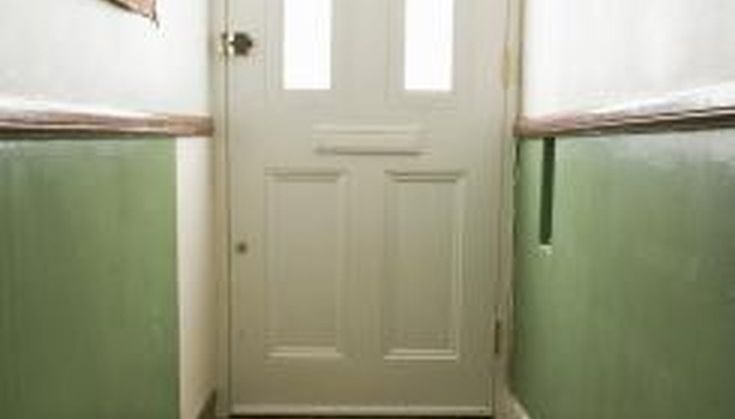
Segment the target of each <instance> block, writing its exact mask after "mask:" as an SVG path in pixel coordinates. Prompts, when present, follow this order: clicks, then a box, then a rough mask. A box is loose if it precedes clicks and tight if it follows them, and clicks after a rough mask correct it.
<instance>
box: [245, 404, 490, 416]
mask: <svg viewBox="0 0 735 419" xmlns="http://www.w3.org/2000/svg"><path fill="white" fill-rule="evenodd" d="M232 414H233V415H235V416H256V417H257V416H327V417H336V416H341V417H371V416H373V417H374V416H387V417H407V416H412V417H478V418H479V417H490V416H492V410H491V409H490V408H489V407H484V406H477V407H474V406H468V407H465V406H456V407H455V406H452V407H444V406H312V405H288V406H281V405H236V406H235V407H234V408H233V411H232Z"/></svg>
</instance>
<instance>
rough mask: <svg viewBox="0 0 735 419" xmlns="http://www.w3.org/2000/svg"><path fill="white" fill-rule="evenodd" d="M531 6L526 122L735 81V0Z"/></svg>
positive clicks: (578, 1)
mask: <svg viewBox="0 0 735 419" xmlns="http://www.w3.org/2000/svg"><path fill="white" fill-rule="evenodd" d="M525 1H526V6H525V9H526V12H525V13H526V16H525V24H524V27H525V39H524V54H523V57H524V72H523V77H524V83H523V84H524V86H523V89H524V93H523V103H524V105H523V108H524V109H523V113H524V114H525V115H527V116H534V115H542V114H547V113H557V112H563V111H569V110H576V109H585V108H588V107H597V106H607V105H614V104H617V103H620V102H622V101H628V100H634V99H640V98H647V97H650V96H652V95H659V94H665V93H668V92H671V91H679V90H689V89H695V88H700V87H704V86H708V85H713V84H719V83H724V82H729V81H733V80H735V47H734V46H735V24H733V17H735V1H732V0H525Z"/></svg>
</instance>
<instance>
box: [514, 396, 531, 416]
mask: <svg viewBox="0 0 735 419" xmlns="http://www.w3.org/2000/svg"><path fill="white" fill-rule="evenodd" d="M510 411H511V419H531V416H530V415H529V414H528V411H527V410H526V408H525V407H524V406H523V403H521V401H520V400H518V398H517V397H515V396H513V397H512V398H511V400H510Z"/></svg>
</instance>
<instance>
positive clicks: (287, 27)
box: [283, 0, 333, 90]
mask: <svg viewBox="0 0 735 419" xmlns="http://www.w3.org/2000/svg"><path fill="white" fill-rule="evenodd" d="M332 1H333V0H283V87H284V89H286V90H329V89H330V88H331V87H332V12H333V11H332Z"/></svg>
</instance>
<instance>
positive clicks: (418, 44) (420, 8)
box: [403, 0, 455, 92]
mask: <svg viewBox="0 0 735 419" xmlns="http://www.w3.org/2000/svg"><path fill="white" fill-rule="evenodd" d="M404 2H405V10H404V16H405V20H404V25H405V26H404V27H405V29H404V80H403V86H404V89H405V90H407V91H423V92H449V91H451V90H452V89H453V84H454V83H453V79H454V8H455V4H454V0H404Z"/></svg>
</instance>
